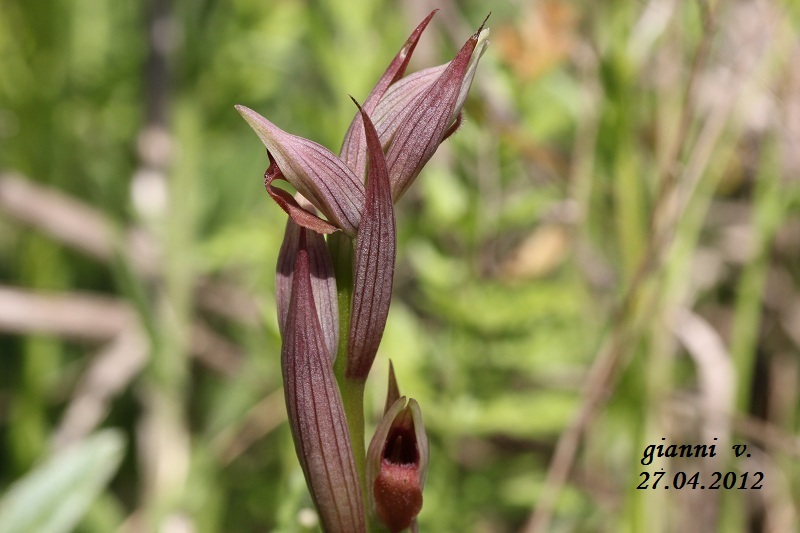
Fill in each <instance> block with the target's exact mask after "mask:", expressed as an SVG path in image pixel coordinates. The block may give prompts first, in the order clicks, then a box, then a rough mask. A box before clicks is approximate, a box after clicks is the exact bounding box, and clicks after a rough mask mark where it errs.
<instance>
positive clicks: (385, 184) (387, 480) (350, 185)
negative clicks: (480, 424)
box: [236, 11, 489, 533]
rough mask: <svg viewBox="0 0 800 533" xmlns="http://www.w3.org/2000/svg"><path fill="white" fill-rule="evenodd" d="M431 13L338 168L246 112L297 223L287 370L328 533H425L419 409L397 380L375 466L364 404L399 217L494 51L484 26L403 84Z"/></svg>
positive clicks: (351, 133)
mask: <svg viewBox="0 0 800 533" xmlns="http://www.w3.org/2000/svg"><path fill="white" fill-rule="evenodd" d="M434 13H435V11H434V12H432V13H430V14H429V15H428V16H427V17H426V18H425V20H423V21H422V22H421V23H420V24H419V25H418V26H417V28H416V29H415V30H414V31H413V32H412V34H411V36H410V37H409V38H408V40H407V41H406V42H405V44H404V45H403V47H402V48H401V49H400V51H399V52H398V53H397V55H396V56H395V57H394V59H393V60H392V62H391V63H390V64H389V67H388V68H387V69H386V71H385V72H384V73H383V75H382V76H381V78H380V79H379V80H378V83H377V84H376V85H375V87H374V88H373V89H372V91H371V92H370V94H369V96H368V97H367V99H366V100H365V101H364V103H363V105H359V104H358V102H355V100H353V101H354V102H355V104H356V107H357V108H358V113H357V114H356V116H355V118H354V119H353V121H352V123H351V124H350V127H349V129H348V131H347V133H346V135H345V137H344V142H343V143H342V148H341V151H340V155H339V156H337V155H335V154H334V153H332V152H331V151H330V150H328V149H327V148H325V147H323V146H321V145H320V144H318V143H315V142H314V141H311V140H308V139H304V138H302V137H298V136H295V135H292V134H290V133H287V132H285V131H283V130H281V129H280V128H279V127H277V126H276V125H275V124H273V123H272V122H270V121H269V120H267V119H266V118H264V117H262V116H261V115H259V114H258V113H256V112H255V111H253V110H251V109H249V108H247V107H244V106H236V109H237V110H238V111H239V113H240V114H241V115H242V116H243V117H244V119H245V120H246V121H247V122H248V124H249V125H250V127H251V128H253V130H254V131H255V132H256V134H257V135H258V137H259V138H260V139H261V141H262V142H263V143H264V145H265V146H266V148H267V156H268V158H269V167H268V168H267V170H266V172H265V174H264V185H265V187H266V189H267V192H268V193H269V195H270V196H271V197H272V199H273V200H274V201H275V202H276V203H277V204H278V205H279V206H280V207H281V208H282V209H283V210H284V211H286V213H287V214H288V215H289V219H288V221H287V226H286V231H285V234H284V240H283V244H282V246H281V249H280V252H279V255H278V268H277V272H276V300H277V305H278V326H279V329H280V333H281V337H282V340H283V343H282V349H281V367H282V370H283V383H284V393H285V398H286V408H287V411H288V415H289V426H290V428H291V431H292V437H293V440H294V444H295V450H296V452H297V456H298V459H299V461H300V466H301V467H302V469H303V473H304V475H305V478H306V484H307V485H308V487H309V491H310V493H311V498H312V499H313V501H314V504H315V506H316V508H317V511H318V512H319V516H320V522H321V524H322V527H323V529H324V530H325V531H330V532H348V533H350V532H353V533H358V532H362V531H367V527H368V525H370V524H372V525H377V524H382V526H381V527H384V528H388V529H389V530H390V531H393V532H394V531H400V530H402V529H405V528H407V527H412V528H415V527H416V516H417V514H418V513H419V511H420V509H421V507H422V488H423V486H424V484H425V474H426V471H427V462H428V445H427V437H426V436H425V430H424V428H423V426H422V415H421V412H420V409H419V405H418V404H417V402H416V401H415V400H413V399H411V400H406V398H405V397H400V395H399V390H398V388H397V383H396V381H395V380H394V374H393V371H392V372H391V374H390V388H389V394H388V395H387V404H386V412H385V415H384V418H383V420H382V421H381V423H380V424H379V425H378V430H377V432H376V434H375V437H374V438H373V439H372V441H371V444H370V447H369V457H367V454H366V451H365V450H364V440H365V439H364V420H363V416H364V413H363V394H364V383H365V382H366V379H367V376H368V375H369V372H370V369H371V368H372V364H373V361H374V359H375V355H376V354H377V351H378V346H379V344H380V341H381V338H382V336H383V330H384V328H385V326H386V319H387V316H388V313H389V305H390V302H391V293H392V279H393V276H394V265H395V256H396V243H397V235H396V227H395V215H394V204H395V203H396V202H397V201H398V200H399V199H400V197H401V196H402V195H403V193H405V191H406V190H407V189H408V187H409V186H410V185H411V183H413V181H414V179H416V177H417V176H418V175H419V173H420V171H421V170H422V167H423V166H424V165H425V163H427V162H428V160H429V159H430V158H431V157H432V156H433V154H434V153H435V151H436V149H437V148H438V146H439V144H441V143H442V141H444V140H445V139H446V138H447V137H449V136H450V135H451V134H452V133H453V132H454V131H455V130H456V129H457V128H458V126H459V124H460V123H461V113H462V107H463V106H464V102H465V100H466V96H467V93H468V91H469V88H470V86H471V84H472V80H473V77H474V75H475V69H476V67H477V64H478V61H479V59H480V57H481V55H482V54H483V52H484V50H485V49H486V46H487V45H488V41H487V36H488V31H489V30H488V29H484V28H483V25H481V27H480V28H479V29H478V31H477V32H475V34H474V35H472V36H471V37H470V38H469V39H468V40H467V42H466V43H465V44H464V45H463V46H462V47H461V49H460V50H459V52H458V54H456V56H455V58H454V59H453V60H452V61H450V62H449V63H446V64H444V65H440V66H438V67H434V68H430V69H425V70H421V71H419V72H416V73H414V74H411V75H409V76H405V71H406V68H407V66H408V63H409V60H410V59H411V55H412V53H413V51H414V48H415V47H416V45H417V42H418V40H419V38H420V36H421V35H422V33H423V31H424V30H425V28H426V27H427V25H428V23H429V22H430V20H431V18H432V17H433V15H434ZM484 23H485V21H484ZM275 180H285V181H288V182H289V184H291V185H292V186H293V187H294V188H295V189H296V191H297V194H296V195H292V194H290V193H289V192H287V191H286V190H284V189H281V188H278V187H276V186H275V185H274V183H273V182H274V181H275ZM326 234H327V235H328V238H327V240H326V238H325V237H324V235H326ZM365 502H366V504H367V505H365ZM365 508H368V509H369V511H370V512H369V516H368V515H367V514H366V513H365Z"/></svg>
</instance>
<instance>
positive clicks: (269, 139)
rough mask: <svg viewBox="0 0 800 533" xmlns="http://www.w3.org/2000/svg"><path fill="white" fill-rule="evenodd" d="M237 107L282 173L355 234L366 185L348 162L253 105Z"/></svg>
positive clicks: (313, 202)
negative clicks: (298, 134)
mask: <svg viewBox="0 0 800 533" xmlns="http://www.w3.org/2000/svg"><path fill="white" fill-rule="evenodd" d="M236 109H237V110H238V111H239V113H240V114H241V115H242V117H244V119H245V120H246V121H247V123H248V124H249V125H250V127H251V128H253V130H254V131H255V132H256V134H257V135H258V137H259V138H260V139H261V142H263V143H264V145H265V146H266V147H267V151H268V152H269V155H270V156H271V158H272V160H273V161H274V162H275V164H276V165H277V166H278V168H279V169H280V172H281V173H282V175H283V177H284V178H285V179H286V180H287V181H288V182H289V183H291V184H292V185H293V186H294V187H295V188H296V189H297V190H298V192H300V194H302V195H303V196H305V197H306V198H308V200H309V201H310V202H311V203H312V204H314V206H316V208H317V209H319V210H320V212H322V214H323V215H325V217H326V218H327V219H328V221H329V222H331V223H332V224H333V225H335V226H336V227H338V228H340V229H342V230H343V231H344V232H345V233H347V234H348V235H355V233H356V231H357V230H358V224H359V222H360V220H361V211H362V209H363V204H364V185H363V183H361V180H359V179H358V178H357V177H356V176H355V174H353V172H352V171H351V170H350V169H349V168H348V167H347V165H346V164H344V162H343V161H342V160H341V159H339V158H338V157H336V155H335V154H333V152H331V151H330V150H328V149H327V148H325V147H324V146H322V145H320V144H317V143H315V142H313V141H310V140H308V139H304V138H302V137H298V136H296V135H291V134H289V133H286V132H285V131H283V130H281V129H280V128H278V127H277V126H275V125H274V124H273V123H272V122H270V121H269V120H267V119H266V118H264V117H262V116H261V115H259V114H258V113H256V112H255V111H253V110H252V109H249V108H247V107H244V106H236ZM282 207H283V206H282Z"/></svg>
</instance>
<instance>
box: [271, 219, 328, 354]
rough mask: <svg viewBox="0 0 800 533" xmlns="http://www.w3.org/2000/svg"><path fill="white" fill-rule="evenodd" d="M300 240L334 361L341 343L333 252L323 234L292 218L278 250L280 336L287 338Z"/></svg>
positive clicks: (324, 334)
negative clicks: (303, 247)
mask: <svg viewBox="0 0 800 533" xmlns="http://www.w3.org/2000/svg"><path fill="white" fill-rule="evenodd" d="M301 242H304V243H305V244H304V246H305V250H306V253H307V255H308V259H309V267H310V272H311V287H312V293H313V295H314V306H315V308H316V310H317V315H318V318H319V324H320V327H321V328H322V333H323V336H324V337H325V346H326V348H327V350H328V354H329V357H330V359H331V362H333V360H334V359H335V357H336V349H337V347H338V344H339V306H338V301H337V295H336V277H335V275H334V271H333V262H332V260H331V254H330V252H329V251H328V247H327V246H326V245H325V239H324V238H323V236H322V235H320V234H318V233H316V232H314V231H308V230H307V229H305V228H303V227H301V226H299V225H298V224H297V223H296V222H294V221H293V220H292V219H289V220H288V221H287V222H286V231H285V232H284V237H283V243H282V244H281V249H280V252H278V267H277V270H276V273H275V298H276V300H277V304H278V326H279V329H280V332H281V336H282V337H285V335H286V322H287V319H288V314H289V303H290V301H291V292H292V283H293V279H294V272H295V269H296V261H297V253H298V250H299V249H300V244H301Z"/></svg>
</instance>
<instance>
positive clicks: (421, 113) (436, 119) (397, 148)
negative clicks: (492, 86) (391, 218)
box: [386, 26, 488, 201]
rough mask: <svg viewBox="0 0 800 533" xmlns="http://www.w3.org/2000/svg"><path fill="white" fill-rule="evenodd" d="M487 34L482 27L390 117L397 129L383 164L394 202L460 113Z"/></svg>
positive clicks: (412, 179) (406, 187) (415, 175)
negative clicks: (424, 89)
mask: <svg viewBox="0 0 800 533" xmlns="http://www.w3.org/2000/svg"><path fill="white" fill-rule="evenodd" d="M487 32H488V30H486V31H484V30H483V27H482V26H481V28H480V29H479V30H478V31H477V32H476V33H475V34H473V35H472V36H471V37H470V38H469V39H468V40H467V42H466V43H465V44H464V46H463V47H462V48H461V50H460V51H459V52H458V54H457V55H456V57H455V59H453V61H451V62H450V63H449V64H448V65H447V68H446V69H445V70H444V72H442V74H441V75H440V76H439V77H438V78H437V79H436V80H435V81H434V82H433V83H432V84H431V85H430V87H428V89H427V90H426V91H425V92H424V93H423V94H421V95H420V96H418V97H417V98H416V99H415V100H414V101H413V102H412V103H411V104H410V105H408V106H406V107H405V110H404V111H403V112H402V113H400V114H398V115H397V116H395V117H393V120H394V121H397V122H398V123H399V126H398V128H397V131H396V133H395V134H394V135H393V136H392V138H391V141H390V145H389V149H388V151H387V153H386V165H387V167H388V168H389V179H390V180H391V183H392V197H393V198H394V200H395V201H397V200H398V199H399V198H400V197H401V196H402V195H403V193H404V192H405V191H406V190H407V189H408V187H409V186H410V185H411V183H413V181H414V179H415V178H416V177H417V175H418V174H419V172H420V170H422V167H423V166H424V165H425V163H427V162H428V160H429V159H430V158H431V156H433V154H434V153H435V152H436V149H437V148H438V147H439V144H440V143H441V142H442V140H443V138H444V136H445V134H446V133H447V132H448V130H449V129H450V127H451V126H452V124H453V122H454V121H455V119H456V117H457V116H458V114H459V113H460V111H461V106H463V104H464V100H465V99H466V95H467V92H468V90H469V85H470V84H471V82H472V76H473V75H474V72H475V67H476V66H477V61H478V59H479V58H480V55H481V54H482V53H483V50H484V49H485V46H486V44H487V42H486V41H485V37H486V35H487ZM478 45H480V46H478Z"/></svg>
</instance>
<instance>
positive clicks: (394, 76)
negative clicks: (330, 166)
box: [339, 9, 437, 177]
mask: <svg viewBox="0 0 800 533" xmlns="http://www.w3.org/2000/svg"><path fill="white" fill-rule="evenodd" d="M436 11H437V10H436V9H434V10H433V11H431V12H430V14H429V15H428V16H427V17H425V19H424V20H423V21H422V22H420V23H419V25H418V26H417V27H416V28H415V29H414V31H413V32H412V33H411V35H410V36H409V37H408V39H407V40H406V42H405V44H404V45H403V47H402V48H401V49H400V51H399V52H397V55H396V56H395V57H394V59H392V62H391V63H390V64H389V66H388V67H387V68H386V71H385V72H384V73H383V75H382V76H381V78H380V79H379V80H378V83H376V84H375V87H373V89H372V91H371V92H370V93H369V96H368V97H367V99H366V100H365V101H364V104H363V106H362V107H363V109H364V111H366V113H367V114H372V112H373V111H374V110H375V108H376V107H377V105H378V102H379V101H380V100H381V98H382V97H383V95H384V93H386V91H387V89H389V87H390V86H391V85H392V84H394V83H395V82H397V81H398V80H399V79H400V78H402V77H403V74H405V71H406V68H407V67H408V62H409V61H410V60H411V55H412V54H413V53H414V48H416V46H417V42H418V41H419V38H420V36H421V35H422V32H423V31H425V28H426V27H427V26H428V23H429V22H430V20H431V19H432V18H433V15H434V14H436ZM339 155H340V156H341V158H342V160H343V161H344V162H345V163H346V164H347V166H349V167H350V169H351V170H353V172H354V173H355V174H356V175H357V176H360V177H361V176H363V175H364V170H365V167H366V163H367V155H366V146H365V144H364V125H363V122H362V120H361V118H360V116H359V114H358V113H356V116H355V117H353V120H352V122H351V123H350V127H349V128H348V130H347V133H346V134H345V136H344V141H343V142H342V149H341V150H340V151H339Z"/></svg>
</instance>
